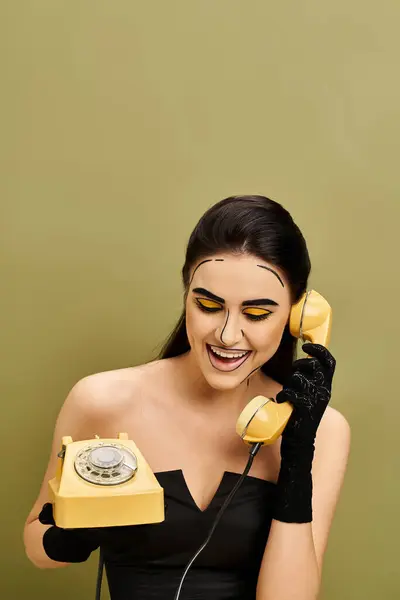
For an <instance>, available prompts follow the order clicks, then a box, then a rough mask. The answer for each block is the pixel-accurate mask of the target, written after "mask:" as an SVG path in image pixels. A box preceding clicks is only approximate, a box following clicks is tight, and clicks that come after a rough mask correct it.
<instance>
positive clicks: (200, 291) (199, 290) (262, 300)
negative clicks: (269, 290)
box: [192, 287, 279, 306]
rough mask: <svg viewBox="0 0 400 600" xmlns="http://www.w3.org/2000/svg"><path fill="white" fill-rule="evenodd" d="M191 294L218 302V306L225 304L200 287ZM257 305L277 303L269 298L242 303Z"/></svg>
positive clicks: (222, 300)
mask: <svg viewBox="0 0 400 600" xmlns="http://www.w3.org/2000/svg"><path fill="white" fill-rule="evenodd" d="M192 292H193V293H196V294H203V296H207V298H209V299H210V300H215V302H219V303H220V304H225V300H224V299H223V298H221V297H220V296H216V295H215V294H213V293H212V292H209V291H208V290H206V289H205V288H202V287H198V288H194V290H192ZM259 305H263V306H279V304H278V303H277V302H275V300H271V298H258V299H255V300H245V301H244V302H242V306H259Z"/></svg>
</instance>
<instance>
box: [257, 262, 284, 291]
mask: <svg viewBox="0 0 400 600" xmlns="http://www.w3.org/2000/svg"><path fill="white" fill-rule="evenodd" d="M257 267H261V269H267V271H271V273H273V274H274V275H275V276H276V277H277V278H278V279H279V281H280V282H281V284H282V287H285V286H284V285H283V281H282V279H281V278H280V277H279V275H278V273H277V272H276V271H274V270H273V269H271V268H270V267H265V266H264V265H257Z"/></svg>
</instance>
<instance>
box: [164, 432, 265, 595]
mask: <svg viewBox="0 0 400 600" xmlns="http://www.w3.org/2000/svg"><path fill="white" fill-rule="evenodd" d="M261 446H262V444H261V443H260V442H259V443H257V444H253V445H252V447H251V450H250V456H249V459H248V461H247V464H246V467H245V469H244V471H243V473H242V474H241V476H240V478H239V480H238V481H237V483H236V484H235V486H234V488H233V489H232V491H231V492H230V494H229V496H228V497H227V499H226V500H225V502H224V503H223V505H222V506H221V508H220V509H219V511H218V514H217V516H216V517H215V520H214V523H213V524H212V526H211V529H210V532H209V534H208V536H207V538H206V539H205V541H204V542H203V543H202V545H201V546H200V548H199V549H198V550H197V551H196V553H195V554H194V556H193V557H192V558H191V559H190V561H189V562H188V564H187V566H186V569H185V571H184V573H183V575H182V578H181V581H180V583H179V587H178V589H177V591H176V594H175V596H174V600H179V595H180V593H181V590H182V585H183V581H184V579H185V577H186V575H187V573H188V571H189V569H190V567H191V566H192V564H193V563H194V561H195V560H196V558H197V557H198V556H199V554H200V553H201V552H202V551H203V550H204V548H205V547H206V546H207V544H208V542H209V541H210V539H211V536H212V534H213V533H214V530H215V528H216V526H217V525H218V523H219V521H220V519H221V517H222V515H223V513H224V511H225V509H226V507H227V506H228V504H229V503H230V501H231V500H232V498H233V496H234V495H235V494H236V492H237V491H238V489H239V487H240V486H241V484H242V482H243V480H244V478H245V477H246V475H247V473H248V472H249V471H250V467H251V465H252V463H253V460H254V457H255V456H256V454H257V452H258V451H259V449H260V448H261Z"/></svg>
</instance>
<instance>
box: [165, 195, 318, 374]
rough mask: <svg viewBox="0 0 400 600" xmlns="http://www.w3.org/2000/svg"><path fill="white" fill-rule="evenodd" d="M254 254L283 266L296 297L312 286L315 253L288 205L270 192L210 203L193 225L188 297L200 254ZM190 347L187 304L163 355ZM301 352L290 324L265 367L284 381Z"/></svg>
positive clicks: (187, 269)
mask: <svg viewBox="0 0 400 600" xmlns="http://www.w3.org/2000/svg"><path fill="white" fill-rule="evenodd" d="M226 251H229V252H233V253H237V254H243V253H246V254H250V255H252V256H255V257H257V258H260V259H262V260H264V261H266V262H268V263H270V264H272V265H275V266H276V267H278V268H279V269H281V270H282V271H283V273H284V274H285V275H286V278H287V281H288V282H289V286H290V292H291V297H292V298H291V299H292V303H295V302H297V301H298V300H299V299H300V298H301V296H302V294H303V293H304V292H305V291H306V289H307V281H308V277H309V274H310V269H311V265H310V258H309V255H308V250H307V245H306V242H305V240H304V237H303V235H302V233H301V231H300V229H299V228H298V227H297V225H296V224H295V223H294V221H293V219H292V217H291V216H290V214H289V213H288V211H287V210H286V209H285V208H283V206H281V205H280V204H279V203H278V202H275V201H274V200H270V199H269V198H266V197H265V196H231V197H229V198H225V199H224V200H221V201H220V202H218V203H217V204H214V205H213V206H211V208H209V209H208V210H207V211H206V212H205V213H204V215H203V216H202V217H201V219H200V220H199V222H198V223H197V225H196V227H195V228H194V230H193V232H192V234H191V236H190V238H189V241H188V244H187V248H186V258H185V264H184V265H183V268H182V282H183V286H184V298H185V300H186V296H187V293H188V288H189V278H190V272H191V269H192V268H193V266H194V265H196V264H197V263H198V262H199V261H200V260H202V259H205V258H207V257H209V256H212V255H216V254H219V253H221V252H226ZM188 350H190V345H189V341H188V337H187V333H186V315H185V307H184V309H183V312H182V314H181V316H180V318H179V320H178V322H177V324H176V326H175V328H174V330H173V331H172V332H171V334H170V335H169V336H168V338H167V340H166V341H165V342H164V345H163V347H162V349H161V352H160V353H159V355H158V359H162V358H171V357H173V356H179V355H181V354H184V353H185V352H187V351H188ZM295 357H296V339H295V338H294V337H292V335H291V334H290V331H289V327H288V325H287V326H286V327H285V329H284V332H283V336H282V339H281V343H280V345H279V348H278V350H277V351H276V353H275V354H274V356H272V358H271V359H270V360H269V361H268V362H266V363H264V365H262V367H261V370H262V371H263V372H264V373H265V374H266V375H268V376H270V377H272V379H274V380H276V381H278V382H279V383H281V384H283V383H284V382H285V380H286V378H287V377H288V375H289V374H290V372H291V366H292V363H293V361H294V360H295Z"/></svg>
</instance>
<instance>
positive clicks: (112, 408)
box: [59, 361, 160, 424]
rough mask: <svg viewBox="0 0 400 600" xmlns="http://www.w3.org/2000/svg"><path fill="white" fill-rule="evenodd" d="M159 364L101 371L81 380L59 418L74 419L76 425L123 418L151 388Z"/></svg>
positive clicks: (73, 388) (72, 391) (67, 400)
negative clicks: (120, 416) (69, 417)
mask: <svg viewBox="0 0 400 600" xmlns="http://www.w3.org/2000/svg"><path fill="white" fill-rule="evenodd" d="M159 362H160V361H153V362H151V363H145V364H141V365H136V366H134V367H128V368H122V369H114V370H110V371H101V372H98V373H93V374H91V375H87V376H86V377H83V378H82V379H80V380H79V381H77V383H75V385H74V386H73V387H72V389H71V391H70V392H69V394H68V396H67V398H66V400H65V402H64V405H63V407H62V409H61V412H60V417H59V418H62V419H64V418H65V417H66V415H71V416H72V415H73V418H74V420H75V421H78V420H79V421H81V422H82V423H83V424H85V423H91V424H92V423H93V424H94V423H100V424H101V423H107V421H108V420H109V419H113V418H114V417H115V416H116V415H122V414H126V413H127V411H128V409H132V408H133V405H134V403H135V402H137V401H138V400H140V398H142V397H143V396H145V395H146V387H147V388H149V387H150V382H151V381H153V380H154V379H157V378H155V377H154V375H155V374H156V373H157V372H158V370H159V364H158V363H159ZM149 375H151V377H149Z"/></svg>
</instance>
